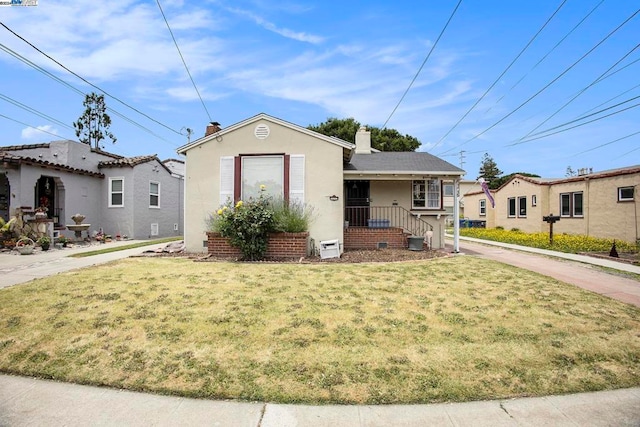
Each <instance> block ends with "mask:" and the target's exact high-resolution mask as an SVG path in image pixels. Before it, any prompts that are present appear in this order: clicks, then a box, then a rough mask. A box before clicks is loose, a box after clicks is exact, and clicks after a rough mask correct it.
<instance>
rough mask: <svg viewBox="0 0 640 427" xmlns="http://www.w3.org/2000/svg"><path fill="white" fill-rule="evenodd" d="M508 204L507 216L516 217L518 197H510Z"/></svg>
mask: <svg viewBox="0 0 640 427" xmlns="http://www.w3.org/2000/svg"><path fill="white" fill-rule="evenodd" d="M507 202H508V205H509V213H508V214H507V216H508V217H509V218H514V217H515V216H516V198H515V197H509V198H508V199H507Z"/></svg>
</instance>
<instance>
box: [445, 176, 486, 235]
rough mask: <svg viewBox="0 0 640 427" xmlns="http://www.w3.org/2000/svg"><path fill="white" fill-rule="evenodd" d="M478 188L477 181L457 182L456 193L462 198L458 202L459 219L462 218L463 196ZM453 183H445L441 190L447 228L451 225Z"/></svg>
mask: <svg viewBox="0 0 640 427" xmlns="http://www.w3.org/2000/svg"><path fill="white" fill-rule="evenodd" d="M478 187H479V184H478V182H477V181H471V180H466V179H463V180H460V181H459V182H458V192H459V193H460V196H461V197H462V200H460V209H459V217H460V218H464V216H465V215H464V195H465V194H467V193H470V192H473V191H474V190H476V189H477V188H478ZM454 195H455V183H454V182H453V181H445V182H444V185H443V188H442V197H443V205H444V210H445V211H446V213H447V226H450V225H452V224H453V216H454V215H453V206H454V203H455V197H454Z"/></svg>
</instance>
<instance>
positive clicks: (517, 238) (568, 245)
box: [460, 228, 638, 253]
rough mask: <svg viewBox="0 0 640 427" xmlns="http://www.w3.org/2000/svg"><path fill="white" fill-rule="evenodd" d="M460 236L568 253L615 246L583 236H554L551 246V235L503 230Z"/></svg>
mask: <svg viewBox="0 0 640 427" xmlns="http://www.w3.org/2000/svg"><path fill="white" fill-rule="evenodd" d="M460 235H461V236H467V237H475V238H478V239H485V240H493V241H496V242H504V243H512V244H514V245H521V246H530V247H534V248H541V249H553V250H555V251H560V252H568V253H580V252H609V250H610V249H611V246H612V245H613V239H600V238H596V237H590V236H583V235H571V234H554V235H553V246H551V245H550V244H549V233H524V232H522V231H514V230H511V231H508V230H504V229H502V228H464V229H460ZM616 246H617V248H618V250H619V251H622V252H637V251H638V248H637V247H636V246H635V245H633V244H631V243H627V242H624V241H621V240H616Z"/></svg>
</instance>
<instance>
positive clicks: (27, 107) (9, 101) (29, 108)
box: [0, 93, 73, 129]
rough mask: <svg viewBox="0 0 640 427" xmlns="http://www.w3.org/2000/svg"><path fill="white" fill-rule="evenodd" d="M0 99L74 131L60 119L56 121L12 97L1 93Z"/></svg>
mask: <svg viewBox="0 0 640 427" xmlns="http://www.w3.org/2000/svg"><path fill="white" fill-rule="evenodd" d="M0 99H3V100H5V101H7V102H8V103H10V104H13V105H15V106H16V107H19V108H22V109H23V110H26V111H28V112H30V113H32V114H35V115H37V116H40V117H42V118H43V119H45V120H49V121H50V122H54V123H56V124H58V125H59V126H63V127H66V128H68V129H73V128H72V127H71V126H69V125H67V124H65V123H64V122H61V121H60V120H58V119H54V118H53V117H51V116H48V115H46V114H44V113H42V112H40V111H38V110H36V109H34V108H31V107H29V106H28V105H26V104H23V103H21V102H18V101H16V100H15V99H13V98H11V97H8V96H6V95H3V94H1V93H0Z"/></svg>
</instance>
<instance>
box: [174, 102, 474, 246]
mask: <svg viewBox="0 0 640 427" xmlns="http://www.w3.org/2000/svg"><path fill="white" fill-rule="evenodd" d="M178 153H180V154H184V155H185V156H186V161H185V164H186V171H185V187H186V188H185V244H186V246H187V250H188V251H192V252H201V251H205V250H206V240H207V236H206V231H207V224H206V220H207V218H209V216H210V215H211V214H212V213H213V212H215V211H216V210H217V209H218V208H219V207H220V206H221V205H223V204H225V203H227V202H228V201H229V200H232V201H237V200H242V199H243V198H247V197H251V196H254V195H256V194H257V191H259V188H260V185H264V186H265V187H266V191H267V192H269V194H271V195H273V196H277V197H284V198H285V199H288V200H290V201H291V200H293V201H297V202H301V203H304V204H305V205H306V206H309V207H311V208H312V209H313V213H314V215H313V221H312V222H311V225H310V230H309V235H310V239H309V251H310V252H313V251H316V250H317V249H318V246H319V244H320V242H323V241H330V240H338V241H339V242H340V248H341V249H343V248H344V243H345V233H346V232H347V231H348V230H350V229H353V228H354V227H355V228H375V229H380V228H387V227H397V228H400V229H403V230H404V232H405V233H407V234H411V233H413V234H416V233H418V234H422V235H424V234H426V232H427V231H429V232H430V233H429V234H428V235H429V238H430V239H431V242H430V243H431V246H432V247H437V248H440V247H444V220H445V216H446V210H445V208H444V204H443V185H444V184H443V183H444V182H445V181H452V182H455V181H456V180H459V179H460V177H461V176H462V175H463V174H464V171H463V170H462V169H459V168H457V167H455V166H453V165H451V164H449V163H447V162H445V161H444V160H441V159H439V158H437V157H435V156H433V155H431V154H428V153H420V152H402V153H399V152H394V153H388V152H379V151H377V150H373V149H372V148H371V135H370V133H369V132H368V131H367V130H366V129H361V130H360V131H359V132H358V134H357V135H356V144H352V143H350V142H347V141H343V140H341V139H338V138H335V137H329V136H325V135H322V134H319V133H317V132H314V131H312V130H309V129H306V128H304V127H301V126H298V125H295V124H292V123H289V122H286V121H284V120H281V119H278V118H275V117H272V116H269V115H266V114H259V115H257V116H254V117H251V118H249V119H246V120H244V121H242V122H239V123H236V124H234V125H231V126H229V127H227V128H224V129H221V128H220V127H219V126H218V124H217V123H212V124H210V125H209V126H208V127H207V132H206V134H205V136H204V137H202V138H200V139H198V140H196V141H193V142H191V143H189V144H187V145H185V146H183V147H180V148H179V149H178Z"/></svg>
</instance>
